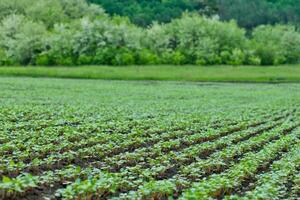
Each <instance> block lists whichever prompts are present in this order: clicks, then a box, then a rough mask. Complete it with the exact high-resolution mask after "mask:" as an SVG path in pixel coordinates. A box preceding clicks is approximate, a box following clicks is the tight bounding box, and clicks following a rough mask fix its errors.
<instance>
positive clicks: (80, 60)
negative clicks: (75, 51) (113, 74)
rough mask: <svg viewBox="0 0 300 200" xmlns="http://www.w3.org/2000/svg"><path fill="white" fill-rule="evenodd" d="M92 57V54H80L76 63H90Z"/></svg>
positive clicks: (91, 62)
mask: <svg viewBox="0 0 300 200" xmlns="http://www.w3.org/2000/svg"><path fill="white" fill-rule="evenodd" d="M93 60H94V58H93V57H92V56H87V55H80V56H79V57H78V59H77V65H91V64H93Z"/></svg>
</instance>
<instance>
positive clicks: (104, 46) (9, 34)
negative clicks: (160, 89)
mask: <svg viewBox="0 0 300 200" xmlns="http://www.w3.org/2000/svg"><path fill="white" fill-rule="evenodd" d="M167 2H169V1H166V3H167ZM171 2H172V1H170V2H169V3H171ZM171 4H172V3H171ZM175 4H176V5H177V3H175ZM179 7H181V6H180V5H179ZM0 11H3V12H0V65H44V66H55V65H64V66H74V65H154V64H173V65H182V64H191V65H279V64H293V63H299V61H300V48H299V47H300V32H299V31H298V30H297V28H296V27H295V26H293V25H273V26H272V25H262V26H258V27H256V28H254V29H253V30H252V31H250V32H249V31H248V32H247V31H246V30H244V29H243V28H240V27H239V26H238V25H237V23H236V22H235V21H220V20H218V19H217V18H218V17H216V16H214V17H210V18H207V17H204V16H201V15H199V14H190V13H185V14H184V15H183V16H182V17H181V18H179V19H173V20H171V22H170V23H167V24H158V23H154V24H152V25H151V26H149V27H147V28H142V27H139V26H136V25H134V24H132V23H131V22H130V21H129V20H128V19H127V18H123V17H118V16H114V17H109V16H108V15H107V14H105V12H104V10H103V9H102V8H101V7H99V6H98V5H95V4H88V3H87V2H86V1H85V0H54V1H53V0H45V1H40V0H18V1H16V0H13V1H11V0H4V1H1V2H0ZM49 13H50V14H49Z"/></svg>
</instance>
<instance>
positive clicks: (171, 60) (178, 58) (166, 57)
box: [161, 51, 186, 65]
mask: <svg viewBox="0 0 300 200" xmlns="http://www.w3.org/2000/svg"><path fill="white" fill-rule="evenodd" d="M161 57H162V58H161V60H162V63H164V64H173V65H181V64H184V63H186V58H185V56H184V55H183V54H182V53H181V52H179V51H171V52H164V53H163V54H162V56H161Z"/></svg>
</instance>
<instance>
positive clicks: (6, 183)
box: [1, 133, 249, 196]
mask: <svg viewBox="0 0 300 200" xmlns="http://www.w3.org/2000/svg"><path fill="white" fill-rule="evenodd" d="M248 134H249V133H248ZM242 135H243V134H241V135H240V137H241V136H242ZM244 135H245V134H244ZM246 135H247V134H246ZM237 136H239V135H235V137H233V138H235V139H237ZM228 139H229V138H227V137H224V138H222V139H220V140H222V141H223V144H224V143H225V142H227V141H228ZM207 143H210V142H207ZM216 143H217V142H216ZM213 144H214V143H212V144H211V145H210V146H211V147H213V148H214V145H213ZM198 146H199V145H198ZM192 147H193V146H192ZM194 147H195V146H194ZM204 147H206V145H204ZM207 148H209V145H208V146H207ZM194 149H195V148H194ZM203 149H205V148H203ZM185 150H186V151H185V152H186V153H188V154H189V156H192V154H191V153H189V152H190V150H189V148H188V149H185ZM193 152H195V151H193ZM182 153H183V154H184V152H182ZM195 153H196V154H195V155H198V154H200V150H198V152H195ZM171 154H172V153H171ZM171 154H170V155H171ZM181 155H182V154H181ZM139 156H141V155H139ZM142 156H144V157H145V155H142ZM171 156H172V155H171ZM162 157H163V158H165V156H162ZM157 159H158V160H159V158H157ZM178 161H180V159H178ZM159 162H160V161H159ZM156 163H157V162H156ZM111 164H112V165H113V164H115V165H117V162H116V163H107V165H111ZM154 164H155V163H154ZM155 165H156V164H155ZM149 167H150V166H149ZM72 169H74V172H73V171H72ZM161 169H162V168H161ZM70 170H71V171H70ZM86 170H87V171H89V170H90V169H89V168H87V169H86ZM140 170H141V169H140ZM64 171H66V172H68V173H67V174H66V176H67V177H69V178H71V179H73V180H75V179H76V177H77V178H78V177H80V176H79V173H78V172H79V171H81V173H80V175H81V176H82V174H83V173H84V172H85V169H78V168H70V167H67V168H65V169H63V170H57V171H56V172H55V173H51V172H52V171H48V172H44V173H43V175H42V176H39V177H37V176H34V177H33V176H31V175H28V174H24V175H20V176H18V177H16V178H15V179H10V178H8V177H4V178H3V185H1V186H2V187H3V188H2V189H3V190H4V191H6V192H5V195H6V196H14V195H17V196H18V195H22V193H24V192H25V193H26V191H27V192H28V191H30V190H31V189H32V188H37V187H41V186H42V185H45V184H47V185H48V186H49V184H52V183H53V182H54V183H55V182H61V180H64V179H65V178H63V177H61V178H59V176H61V174H64ZM82 171H83V172H82ZM147 171H148V170H145V173H142V174H143V175H146V174H147ZM149 172H150V171H148V173H149ZM135 173H136V172H135ZM148 175H149V174H148ZM87 176H91V174H86V175H85V177H87ZM126 176H128V172H126V173H125V172H124V171H123V172H121V174H119V175H118V177H122V178H123V179H124V178H125V177H126ZM131 176H133V174H131ZM119 179H120V178H119ZM23 180H32V181H27V182H25V183H24V181H23ZM45 180H47V181H45ZM50 180H51V181H50ZM94 180H97V178H95V179H94ZM101 180H102V179H101ZM120 180H121V179H120ZM79 182H80V183H81V184H87V183H89V184H90V180H88V181H83V182H84V183H82V182H81V181H79V180H78V181H76V182H75V183H74V185H75V186H76V187H77V185H78V184H79ZM92 182H93V181H92ZM96 182H99V181H96ZM96 182H95V181H94V182H93V183H95V184H96ZM27 183H28V184H27ZM33 183H34V184H33ZM17 186H18V187H20V188H19V189H16V188H15V187H17ZM75 186H74V187H75ZM7 188H10V190H8V189H7ZM70 188H71V186H69V187H68V188H67V191H69V190H70ZM65 193H66V194H65ZM67 193H68V192H65V191H63V194H64V195H67Z"/></svg>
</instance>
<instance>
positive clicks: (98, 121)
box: [0, 78, 300, 200]
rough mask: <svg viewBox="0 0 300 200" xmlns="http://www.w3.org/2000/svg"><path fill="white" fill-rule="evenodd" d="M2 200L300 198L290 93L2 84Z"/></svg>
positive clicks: (198, 86)
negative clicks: (299, 196)
mask: <svg viewBox="0 0 300 200" xmlns="http://www.w3.org/2000/svg"><path fill="white" fill-rule="evenodd" d="M0 97H1V98H0V119H1V124H2V125H1V127H0V131H1V134H0V142H1V145H0V174H1V181H0V198H1V199H45V198H48V199H53V198H57V199H167V198H168V197H170V198H172V197H173V198H174V199H199V198H200V199H202V198H204V199H209V198H214V199H245V200H246V199H249V200H250V199H256V198H257V199H290V200H293V199H296V198H297V197H298V194H299V184H298V183H299V169H300V129H299V125H300V124H299V119H300V113H299V109H298V108H299V100H300V87H299V85H298V84H292V83H290V84H230V83H182V82H149V81H148V82H147V81H144V82H138V83H137V82H134V81H103V80H63V79H55V80H53V79H42V78H36V79H34V78H1V79H0Z"/></svg>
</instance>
